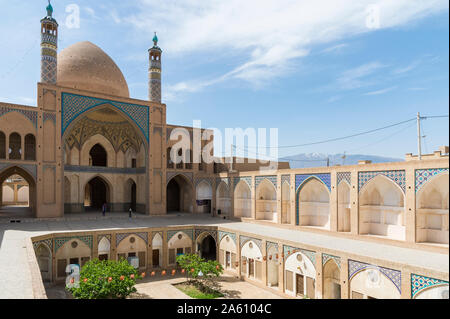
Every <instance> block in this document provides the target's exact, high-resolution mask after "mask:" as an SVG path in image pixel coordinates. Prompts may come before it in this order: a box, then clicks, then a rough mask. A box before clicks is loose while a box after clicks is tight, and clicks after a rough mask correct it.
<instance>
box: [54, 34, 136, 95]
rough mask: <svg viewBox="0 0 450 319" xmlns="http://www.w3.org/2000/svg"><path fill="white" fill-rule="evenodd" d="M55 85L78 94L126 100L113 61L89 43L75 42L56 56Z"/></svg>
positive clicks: (121, 76) (122, 77) (116, 67)
mask: <svg viewBox="0 0 450 319" xmlns="http://www.w3.org/2000/svg"><path fill="white" fill-rule="evenodd" d="M57 84H58V85H59V86H63V87H69V88H74V89H79V90H85V91H91V92H96V93H103V94H107V95H115V96H120V97H127V98H129V97H130V93H129V90H128V85H127V82H126V81H125V78H124V76H123V74H122V72H121V71H120V69H119V67H118V66H117V65H116V63H114V61H113V60H112V59H111V58H110V57H109V56H108V55H107V54H106V53H105V52H104V51H103V50H102V49H100V48H99V47H98V46H96V45H95V44H93V43H91V42H88V41H86V42H78V43H76V44H74V45H71V46H70V47H68V48H66V49H64V50H62V51H61V52H60V53H59V54H58V80H57Z"/></svg>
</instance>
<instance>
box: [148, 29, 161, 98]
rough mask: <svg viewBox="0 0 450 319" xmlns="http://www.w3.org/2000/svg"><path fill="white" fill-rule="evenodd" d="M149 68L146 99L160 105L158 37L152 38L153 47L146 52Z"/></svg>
mask: <svg viewBox="0 0 450 319" xmlns="http://www.w3.org/2000/svg"><path fill="white" fill-rule="evenodd" d="M148 53H149V59H150V66H149V69H148V99H149V100H150V101H151V102H158V103H161V53H162V50H161V49H160V48H159V47H158V37H157V36H156V32H155V36H154V37H153V47H152V48H150V49H149V50H148Z"/></svg>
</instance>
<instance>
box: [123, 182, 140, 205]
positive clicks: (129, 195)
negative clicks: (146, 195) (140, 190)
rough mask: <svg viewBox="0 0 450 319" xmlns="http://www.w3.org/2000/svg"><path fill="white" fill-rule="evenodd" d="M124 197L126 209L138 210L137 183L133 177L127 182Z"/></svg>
mask: <svg viewBox="0 0 450 319" xmlns="http://www.w3.org/2000/svg"><path fill="white" fill-rule="evenodd" d="M124 198H125V201H124V202H125V207H124V208H125V210H126V211H128V209H130V208H131V209H132V210H133V212H136V202H137V197H136V183H135V182H134V180H132V179H131V178H130V179H129V180H128V181H127V182H126V183H125V190H124Z"/></svg>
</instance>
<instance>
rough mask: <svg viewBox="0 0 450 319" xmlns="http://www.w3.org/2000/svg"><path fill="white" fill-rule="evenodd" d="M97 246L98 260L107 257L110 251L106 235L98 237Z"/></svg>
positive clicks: (109, 243)
mask: <svg viewBox="0 0 450 319" xmlns="http://www.w3.org/2000/svg"><path fill="white" fill-rule="evenodd" d="M97 248H98V256H99V259H100V260H106V259H109V256H110V253H111V242H110V241H109V239H108V238H107V237H102V239H100V241H99V243H98V247H97Z"/></svg>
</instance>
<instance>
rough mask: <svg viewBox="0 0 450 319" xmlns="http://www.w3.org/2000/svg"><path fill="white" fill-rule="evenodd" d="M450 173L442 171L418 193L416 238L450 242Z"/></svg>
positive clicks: (427, 241) (418, 239)
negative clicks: (449, 210) (449, 207)
mask: <svg viewBox="0 0 450 319" xmlns="http://www.w3.org/2000/svg"><path fill="white" fill-rule="evenodd" d="M448 201H449V174H448V173H441V174H439V175H436V176H434V177H433V178H431V179H430V180H429V181H427V182H426V183H425V184H424V185H423V186H422V187H421V188H420V189H419V191H418V192H417V194H416V238H417V239H416V240H417V242H424V243H437V244H445V245H448V243H449V229H448V225H449V224H448V222H449V220H448V215H449V214H448Z"/></svg>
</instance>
